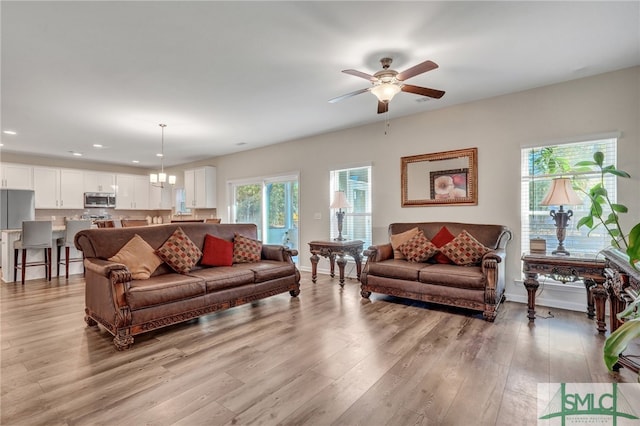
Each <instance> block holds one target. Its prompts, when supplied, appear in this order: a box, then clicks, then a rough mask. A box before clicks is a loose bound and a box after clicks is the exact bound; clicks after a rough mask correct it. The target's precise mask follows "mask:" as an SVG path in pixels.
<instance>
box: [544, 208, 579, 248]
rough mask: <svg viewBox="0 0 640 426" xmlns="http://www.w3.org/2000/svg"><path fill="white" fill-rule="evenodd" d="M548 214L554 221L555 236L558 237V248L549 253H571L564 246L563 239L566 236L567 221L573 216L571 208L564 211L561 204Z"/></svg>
mask: <svg viewBox="0 0 640 426" xmlns="http://www.w3.org/2000/svg"><path fill="white" fill-rule="evenodd" d="M549 215H550V216H551V217H552V218H553V219H554V220H555V222H556V237H558V248H557V249H555V250H554V251H552V252H551V254H555V255H558V256H569V255H570V254H571V253H569V252H568V251H567V250H566V249H565V248H564V239H565V237H566V236H567V223H568V222H569V219H570V218H571V216H573V212H572V211H571V210H568V211H564V209H563V208H562V206H560V210H559V211H555V210H551V212H549Z"/></svg>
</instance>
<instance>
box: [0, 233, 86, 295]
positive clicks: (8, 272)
mask: <svg viewBox="0 0 640 426" xmlns="http://www.w3.org/2000/svg"><path fill="white" fill-rule="evenodd" d="M64 233H65V226H64V225H59V226H54V227H53V241H52V249H51V275H52V277H55V276H57V275H56V270H57V268H56V264H57V262H58V251H57V250H56V240H57V239H58V238H62V237H64ZM21 234H22V229H3V230H2V248H1V250H2V281H4V282H5V283H13V254H14V253H13V243H14V242H15V241H18V240H19V239H20V235H21ZM62 253H64V250H63V251H62ZM69 255H70V256H71V257H72V258H73V257H78V256H80V255H81V253H80V252H79V251H78V250H76V248H75V247H72V248H71V250H70V253H69ZM34 261H44V253H43V252H42V250H27V262H34ZM82 270H83V269H82V263H81V262H71V263H70V264H69V275H72V274H81V273H82ZM25 272H26V278H25V280H33V279H37V278H45V267H44V266H40V267H33V268H27V269H26V271H25ZM60 275H61V276H63V277H64V265H61V267H60ZM19 281H20V277H19V276H18V282H19Z"/></svg>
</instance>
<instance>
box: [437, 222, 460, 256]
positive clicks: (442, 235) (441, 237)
mask: <svg viewBox="0 0 640 426" xmlns="http://www.w3.org/2000/svg"><path fill="white" fill-rule="evenodd" d="M455 237H456V236H455V235H453V234H452V233H451V232H450V231H449V230H448V229H447V227H446V226H443V227H442V228H441V229H440V230H439V231H438V233H437V234H436V235H435V236H434V237H433V238H432V239H431V242H432V243H433V244H435V246H436V247H438V248H440V247H442V246H444V245H445V244H447V243H448V242H451V241H453V239H454V238H455ZM433 260H435V261H436V263H453V262H452V261H451V259H449V258H448V257H447V256H445V255H444V254H442V253H440V252H438V253H436V255H435V256H433Z"/></svg>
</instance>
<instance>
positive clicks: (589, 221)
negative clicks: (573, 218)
mask: <svg viewBox="0 0 640 426" xmlns="http://www.w3.org/2000/svg"><path fill="white" fill-rule="evenodd" d="M581 226H586V227H587V228H592V227H593V216H585V217H581V218H580V220H579V221H578V224H577V225H576V228H578V229H580V227H581Z"/></svg>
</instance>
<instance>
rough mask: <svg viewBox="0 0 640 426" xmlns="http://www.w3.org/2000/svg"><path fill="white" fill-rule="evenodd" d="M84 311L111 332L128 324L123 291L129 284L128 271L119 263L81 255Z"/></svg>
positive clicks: (128, 315) (127, 307) (128, 313)
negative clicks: (83, 274) (83, 276)
mask: <svg viewBox="0 0 640 426" xmlns="http://www.w3.org/2000/svg"><path fill="white" fill-rule="evenodd" d="M84 266H85V281H86V285H85V286H86V288H85V305H86V309H85V311H86V313H87V314H88V315H91V316H95V319H96V320H98V321H99V322H101V323H102V324H103V325H104V326H106V327H108V328H109V329H110V330H111V331H112V332H114V333H115V330H116V328H118V327H125V326H128V325H130V324H131V312H130V308H129V305H128V303H127V300H126V296H125V293H126V292H127V291H128V290H129V288H130V286H131V272H130V271H129V269H128V268H127V267H126V266H125V265H123V264H122V263H117V262H111V261H109V260H104V259H99V258H85V260H84Z"/></svg>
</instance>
